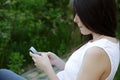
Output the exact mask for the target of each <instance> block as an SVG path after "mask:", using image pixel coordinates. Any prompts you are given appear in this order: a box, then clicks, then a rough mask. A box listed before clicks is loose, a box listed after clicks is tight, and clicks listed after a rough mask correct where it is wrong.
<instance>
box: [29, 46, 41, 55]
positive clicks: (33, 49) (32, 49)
mask: <svg viewBox="0 0 120 80" xmlns="http://www.w3.org/2000/svg"><path fill="white" fill-rule="evenodd" d="M29 51H30V52H32V53H33V54H39V52H38V51H37V50H36V49H35V48H34V47H30V49H29Z"/></svg>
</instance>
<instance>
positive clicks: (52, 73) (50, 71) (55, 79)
mask: <svg viewBox="0 0 120 80" xmlns="http://www.w3.org/2000/svg"><path fill="white" fill-rule="evenodd" d="M45 73H46V74H47V75H48V77H49V79H50V80H59V79H58V77H57V76H56V74H55V71H54V70H53V68H52V66H51V67H49V68H48V69H46V70H45Z"/></svg>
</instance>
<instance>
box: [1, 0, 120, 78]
mask: <svg viewBox="0 0 120 80" xmlns="http://www.w3.org/2000/svg"><path fill="white" fill-rule="evenodd" d="M116 2H117V4H118V5H117V8H118V16H117V18H118V29H117V32H116V34H117V37H118V38H119V39H120V0H116ZM82 41H83V39H81V38H80V33H79V29H77V27H75V26H74V23H73V12H72V8H71V6H70V1H69V0H0V68H7V69H10V70H12V71H14V72H16V73H18V74H23V73H25V72H26V71H28V70H29V69H31V68H32V67H33V65H32V64H33V61H32V59H31V57H30V56H29V51H28V50H29V48H30V47H31V46H34V47H35V48H36V49H37V50H38V51H51V52H54V53H56V54H57V55H58V56H60V57H62V58H66V57H67V56H69V54H70V53H71V51H72V50H73V49H74V47H76V46H78V45H79V44H81V42H82ZM119 79H120V68H119V70H118V72H117V74H116V76H115V79H114V80H119Z"/></svg>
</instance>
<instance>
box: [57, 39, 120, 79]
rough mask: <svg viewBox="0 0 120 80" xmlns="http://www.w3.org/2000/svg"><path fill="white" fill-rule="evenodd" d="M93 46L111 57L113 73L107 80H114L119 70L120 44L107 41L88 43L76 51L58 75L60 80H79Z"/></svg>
mask: <svg viewBox="0 0 120 80" xmlns="http://www.w3.org/2000/svg"><path fill="white" fill-rule="evenodd" d="M93 46H97V47H100V48H102V49H104V50H105V51H106V53H107V55H108V56H109V59H110V62H111V72H110V74H109V76H108V77H107V78H106V80H113V78H114V76H115V73H116V71H117V69H118V65H119V58H120V49H119V42H118V43H113V42H111V41H109V40H107V39H100V40H97V41H94V42H90V41H89V42H88V43H86V44H85V45H83V46H82V47H81V48H79V49H78V50H76V51H75V52H74V53H73V54H72V55H71V56H70V58H69V59H68V61H67V62H66V65H65V69H64V70H63V71H60V72H58V73H57V77H58V78H59V80H77V75H78V72H79V69H80V68H81V64H82V62H83V58H84V55H85V53H86V50H87V49H88V48H91V47H93Z"/></svg>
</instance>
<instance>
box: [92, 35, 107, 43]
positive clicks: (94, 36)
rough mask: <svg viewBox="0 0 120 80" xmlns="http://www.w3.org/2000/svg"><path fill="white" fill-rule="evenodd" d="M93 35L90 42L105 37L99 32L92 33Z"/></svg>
mask: <svg viewBox="0 0 120 80" xmlns="http://www.w3.org/2000/svg"><path fill="white" fill-rule="evenodd" d="M92 36H93V39H92V42H94V41H96V40H99V39H102V38H103V37H105V36H104V35H101V34H95V33H94V34H92Z"/></svg>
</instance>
